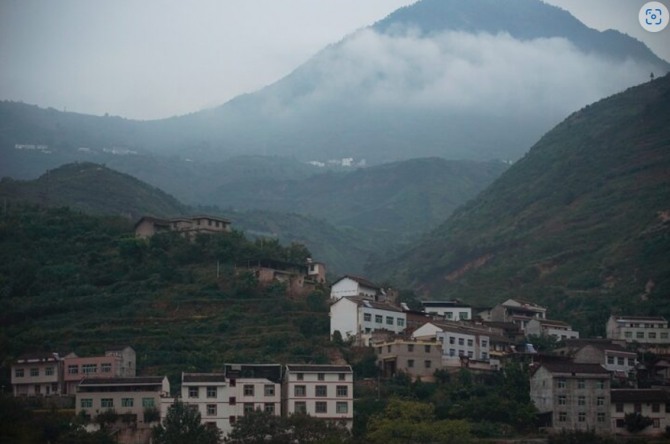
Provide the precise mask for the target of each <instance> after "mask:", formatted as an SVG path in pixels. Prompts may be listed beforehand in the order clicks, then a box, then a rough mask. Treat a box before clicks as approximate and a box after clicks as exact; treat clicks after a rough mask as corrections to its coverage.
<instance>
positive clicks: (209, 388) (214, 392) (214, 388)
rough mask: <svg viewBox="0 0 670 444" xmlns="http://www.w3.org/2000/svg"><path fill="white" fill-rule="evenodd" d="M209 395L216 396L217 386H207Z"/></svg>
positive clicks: (209, 396)
mask: <svg viewBox="0 0 670 444" xmlns="http://www.w3.org/2000/svg"><path fill="white" fill-rule="evenodd" d="M207 397H208V398H216V387H212V386H209V387H207Z"/></svg>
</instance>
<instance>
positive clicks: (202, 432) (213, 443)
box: [152, 401, 221, 444]
mask: <svg viewBox="0 0 670 444" xmlns="http://www.w3.org/2000/svg"><path fill="white" fill-rule="evenodd" d="M200 419H201V417H200V412H198V411H197V410H196V409H192V408H190V407H189V406H187V405H185V404H184V403H183V402H180V401H175V403H174V404H172V405H171V406H170V407H169V408H168V411H167V415H166V417H165V419H164V420H163V422H162V423H161V424H159V425H157V426H156V427H154V428H153V430H152V437H153V442H154V443H155V444H194V443H198V444H219V443H221V432H220V431H219V429H217V428H210V427H206V426H204V425H203V424H202V423H201V422H200Z"/></svg>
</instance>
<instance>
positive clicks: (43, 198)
mask: <svg viewBox="0 0 670 444" xmlns="http://www.w3.org/2000/svg"><path fill="white" fill-rule="evenodd" d="M0 199H3V200H8V201H25V202H32V203H36V204H39V205H44V206H47V207H60V206H69V207H71V208H73V209H76V210H79V211H82V212H85V213H88V214H107V215H116V216H124V217H126V218H129V219H139V218H140V217H141V216H143V215H146V214H151V215H154V216H172V217H174V216H178V215H182V214H186V212H187V207H186V206H185V205H183V204H181V203H180V202H179V201H178V200H177V199H175V198H174V197H172V196H170V195H169V194H167V193H165V192H163V191H161V190H159V189H158V188H154V187H152V186H150V185H147V184H146V183H144V182H142V181H140V180H138V179H135V178H134V177H132V176H129V175H127V174H123V173H119V172H118V171H114V170H112V169H109V168H107V167H105V166H103V165H98V164H94V163H72V164H67V165H63V166H61V167H59V168H56V169H53V170H49V171H47V172H46V173H45V174H44V175H42V176H41V177H39V178H38V179H36V180H32V181H18V180H13V179H10V178H4V179H2V181H0Z"/></svg>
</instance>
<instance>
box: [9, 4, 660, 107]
mask: <svg viewBox="0 0 670 444" xmlns="http://www.w3.org/2000/svg"><path fill="white" fill-rule="evenodd" d="M507 1H509V0H507ZM411 3H414V0H318V1H317V0H281V1H279V0H195V1H181V0H142V1H136V0H114V1H112V0H107V1H97V0H57V1H54V0H0V99H1V100H20V101H23V102H26V103H31V104H37V105H40V106H45V107H46V106H51V107H54V108H57V109H60V110H63V109H66V110H68V111H76V112H82V113H87V114H97V115H102V114H105V113H109V114H111V115H120V116H123V117H127V118H136V119H155V118H162V117H169V116H173V115H178V114H185V113H189V112H193V111H197V110H200V109H203V108H208V107H212V106H216V105H220V104H222V103H224V102H226V101H228V100H230V99H231V98H233V97H235V96H236V95H239V94H242V93H246V92H253V91H255V90H258V89H260V88H262V87H263V86H266V85H268V84H270V83H273V82H274V81H276V80H278V79H279V78H281V77H283V76H285V75H286V74H288V73H290V72H291V71H292V70H293V69H294V68H296V67H297V66H298V65H300V64H302V63H304V62H305V61H307V60H308V59H309V58H310V57H311V56H313V55H314V54H315V53H317V52H318V51H319V50H321V49H322V48H323V47H324V46H326V45H328V44H330V43H335V42H337V41H339V40H341V39H342V38H343V37H345V36H346V35H348V34H350V33H352V32H354V31H356V30H358V29H360V28H362V27H365V26H367V25H370V24H372V23H374V22H375V21H377V20H380V19H382V18H384V17H385V16H386V15H388V14H389V13H391V12H392V11H394V10H395V9H397V8H398V7H401V6H404V5H408V4H411ZM548 3H551V4H554V5H557V6H560V7H562V8H564V9H567V10H569V11H570V12H572V13H573V15H575V16H576V17H577V18H578V19H580V20H581V21H583V22H584V23H586V24H587V25H588V26H590V27H593V28H596V29H600V30H603V29H607V28H614V29H618V30H620V31H622V32H624V33H626V34H629V35H631V36H633V37H635V38H637V39H639V40H642V41H643V42H645V43H646V44H647V45H648V46H649V47H650V48H651V49H652V50H653V51H654V52H655V53H656V54H658V55H659V56H660V57H662V58H664V59H666V60H670V44H668V43H669V42H670V27H668V28H666V29H665V30H664V31H662V32H660V33H655V34H652V33H648V32H647V31H644V30H643V29H642V28H641V27H640V25H639V23H638V18H637V17H638V11H639V8H640V7H641V6H642V5H643V4H644V3H645V1H644V0H548ZM666 4H667V3H666Z"/></svg>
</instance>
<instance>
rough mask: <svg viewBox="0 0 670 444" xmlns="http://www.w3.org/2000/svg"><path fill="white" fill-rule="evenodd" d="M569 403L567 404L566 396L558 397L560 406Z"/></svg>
mask: <svg viewBox="0 0 670 444" xmlns="http://www.w3.org/2000/svg"><path fill="white" fill-rule="evenodd" d="M567 403H568V402H567V398H566V396H565V395H559V396H558V405H566V404H567Z"/></svg>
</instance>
